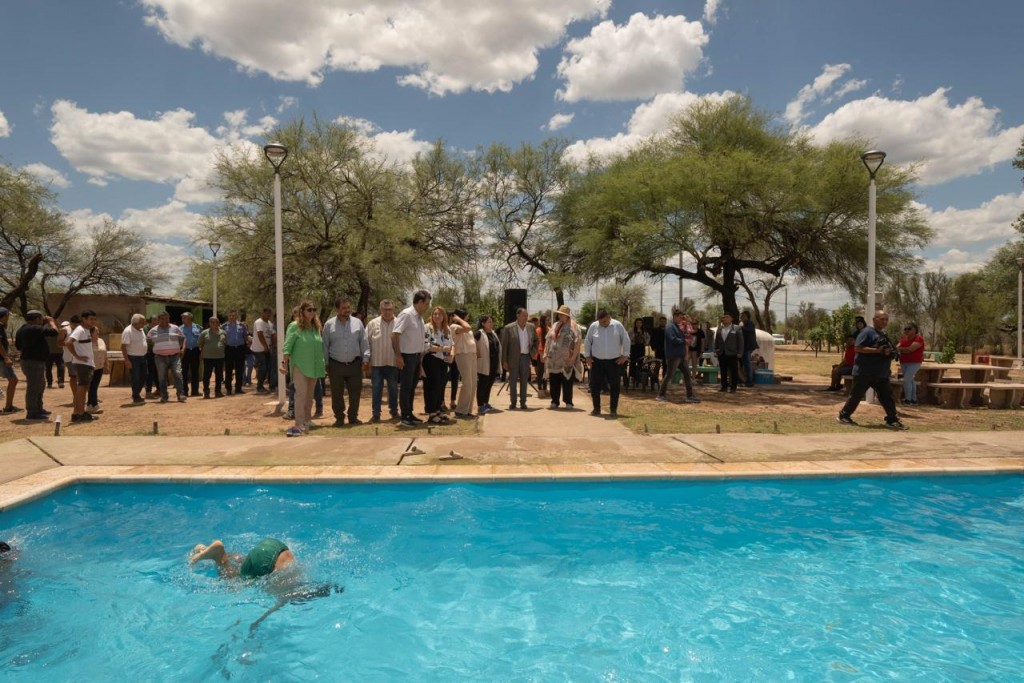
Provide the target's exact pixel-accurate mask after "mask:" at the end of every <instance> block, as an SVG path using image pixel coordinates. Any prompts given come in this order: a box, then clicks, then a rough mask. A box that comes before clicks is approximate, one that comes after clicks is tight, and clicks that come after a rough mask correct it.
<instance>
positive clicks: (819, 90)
mask: <svg viewBox="0 0 1024 683" xmlns="http://www.w3.org/2000/svg"><path fill="white" fill-rule="evenodd" d="M849 70H850V65H849V64H826V65H825V66H824V67H822V71H821V73H820V74H819V75H818V77H817V78H815V79H814V80H813V81H812V82H810V83H808V84H807V85H805V86H804V87H802V88H800V92H798V93H797V95H796V99H794V100H793V101H791V102H790V103H789V104H787V105H786V111H785V114H784V116H785V117H786V120H787V121H789V122H790V123H791V124H793V125H796V124H799V123H800V122H801V121H803V120H804V119H805V118H806V117H807V113H806V111H805V110H806V109H807V107H808V106H810V105H811V104H813V103H814V102H815V100H818V99H819V98H821V97H823V96H824V95H825V93H827V92H828V91H829V90H831V89H832V86H834V85H835V84H836V82H837V81H838V80H839V79H840V78H842V77H843V75H844V74H846V72H847V71H849ZM851 83H853V84H854V85H852V86H851ZM858 83H859V85H858ZM864 83H865V82H864V81H850V82H847V83H846V84H844V85H843V86H842V87H841V88H840V92H842V93H843V94H846V93H848V92H852V91H853V90H856V89H858V88H861V87H863V86H864ZM847 88H850V89H847ZM844 91H845V92H844ZM839 96H840V95H839V93H836V95H835V96H834V97H839Z"/></svg>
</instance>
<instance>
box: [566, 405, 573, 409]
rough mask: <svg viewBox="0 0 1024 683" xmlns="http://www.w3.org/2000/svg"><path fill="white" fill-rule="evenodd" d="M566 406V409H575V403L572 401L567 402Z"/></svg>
mask: <svg viewBox="0 0 1024 683" xmlns="http://www.w3.org/2000/svg"><path fill="white" fill-rule="evenodd" d="M565 407H566V410H572V409H573V405H572V404H571V403H566V404H565Z"/></svg>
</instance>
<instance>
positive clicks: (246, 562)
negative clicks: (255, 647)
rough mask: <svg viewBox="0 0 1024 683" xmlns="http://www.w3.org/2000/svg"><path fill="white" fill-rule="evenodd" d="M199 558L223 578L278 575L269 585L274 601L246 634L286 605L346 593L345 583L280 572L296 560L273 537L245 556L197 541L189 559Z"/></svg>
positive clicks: (258, 544)
mask: <svg viewBox="0 0 1024 683" xmlns="http://www.w3.org/2000/svg"><path fill="white" fill-rule="evenodd" d="M200 560H212V561H213V562H214V563H215V564H216V565H217V572H218V573H219V574H220V575H221V576H223V577H225V578H235V577H241V578H243V579H257V578H260V577H262V576H267V575H270V574H278V575H280V577H281V581H274V582H272V584H271V585H270V586H269V588H270V589H271V593H273V594H274V595H275V596H276V597H277V603H276V604H275V605H274V606H273V607H271V608H270V609H269V610H267V611H266V612H264V613H263V616H261V617H260V618H259V619H257V620H256V621H254V622H253V623H252V624H251V625H250V626H249V633H253V632H255V630H256V628H257V627H258V626H259V625H260V624H261V623H262V622H263V620H264V619H266V618H267V617H269V616H270V615H271V614H273V613H274V612H276V611H277V610H279V609H281V608H282V607H284V606H285V605H287V604H302V603H305V602H308V601H310V600H312V599H314V598H325V597H327V596H329V595H331V593H332V592H333V593H343V592H345V588H344V586H339V585H337V584H331V583H325V584H322V585H310V584H308V583H306V582H305V581H304V580H303V579H302V578H301V576H300V574H301V573H300V572H293V571H287V572H286V571H283V570H285V569H288V568H291V567H293V566H294V565H295V564H297V563H296V562H295V555H293V554H292V551H291V550H289V549H288V546H286V545H285V544H284V543H282V542H281V541H279V540H277V539H276V538H264V539H263V540H262V541H260V542H259V543H257V544H256V547H254V548H253V549H252V550H250V551H249V554H248V555H246V556H244V557H243V556H242V555H240V554H239V553H229V552H228V551H227V550H225V549H224V544H223V543H221V542H220V541H214V542H212V543H211V544H210V545H203V544H202V543H200V544H199V545H197V546H196V547H195V548H194V549H193V550H192V557H191V558H189V562H190V563H191V564H195V563H196V562H199V561H200Z"/></svg>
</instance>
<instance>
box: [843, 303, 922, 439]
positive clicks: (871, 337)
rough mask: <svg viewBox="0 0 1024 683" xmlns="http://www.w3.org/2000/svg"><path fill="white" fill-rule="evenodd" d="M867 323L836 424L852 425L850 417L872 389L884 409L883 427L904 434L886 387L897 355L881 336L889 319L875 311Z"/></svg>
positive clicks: (887, 338) (893, 346) (858, 336)
mask: <svg viewBox="0 0 1024 683" xmlns="http://www.w3.org/2000/svg"><path fill="white" fill-rule="evenodd" d="M871 323H872V324H871V326H868V327H865V328H864V329H863V330H861V332H860V334H858V335H857V341H856V349H857V355H856V357H855V360H854V365H853V391H852V392H851V393H850V398H849V400H848V401H847V402H846V405H844V406H843V409H842V410H840V411H839V417H838V420H839V421H840V422H842V423H843V424H848V425H856V424H857V423H856V422H854V421H853V417H852V416H853V413H854V411H856V410H857V406H859V405H860V402H861V401H863V400H864V395H865V394H866V393H867V390H868V389H874V390H875V393H876V394H877V395H878V402H879V403H881V404H882V408H884V409H885V424H886V425H887V426H889V427H890V428H892V429H895V430H896V431H906V429H907V426H906V425H904V424H903V423H902V422H900V418H899V416H898V415H896V402H895V401H894V400H893V398H892V386H891V385H890V384H889V374H890V365H891V363H892V359H893V357H894V356H897V355H898V352H897V350H896V345H895V344H893V343H892V340H890V339H889V337H887V336H886V335H885V328H886V327H887V326H888V325H889V315H888V314H887V313H886V312H885V311H876V312H875V317H874V318H873V319H872V321H871Z"/></svg>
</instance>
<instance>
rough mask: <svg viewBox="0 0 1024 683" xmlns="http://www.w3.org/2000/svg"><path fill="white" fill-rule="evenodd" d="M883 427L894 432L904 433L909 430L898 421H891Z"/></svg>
mask: <svg viewBox="0 0 1024 683" xmlns="http://www.w3.org/2000/svg"><path fill="white" fill-rule="evenodd" d="M885 426H886V427H888V428H889V429H893V430H895V431H897V432H905V431H907V430H908V429H910V427H908V426H907V425H905V424H903V423H902V422H900V421H899V420H893V421H892V422H886V423H885Z"/></svg>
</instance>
